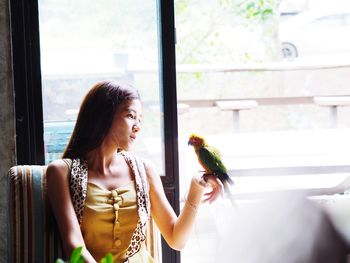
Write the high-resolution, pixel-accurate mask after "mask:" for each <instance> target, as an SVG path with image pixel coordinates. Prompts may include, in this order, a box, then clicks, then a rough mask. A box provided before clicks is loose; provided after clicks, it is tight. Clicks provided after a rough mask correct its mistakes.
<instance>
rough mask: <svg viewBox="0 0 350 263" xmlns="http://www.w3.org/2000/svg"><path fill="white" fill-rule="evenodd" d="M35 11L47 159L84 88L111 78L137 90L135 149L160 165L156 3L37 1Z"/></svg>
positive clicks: (59, 146)
mask: <svg viewBox="0 0 350 263" xmlns="http://www.w3.org/2000/svg"><path fill="white" fill-rule="evenodd" d="M39 15H40V46H41V66H42V82H43V83H42V87H43V108H44V133H45V134H44V135H45V136H44V137H45V147H46V155H45V158H46V163H49V162H50V161H52V160H53V159H56V158H59V157H60V156H61V154H62V151H63V150H64V148H65V146H66V144H67V140H68V138H69V137H70V134H71V132H72V129H73V126H74V123H75V120H76V117H77V113H78V109H79V106H80V103H81V101H82V99H83V97H84V95H85V94H86V92H87V90H88V89H89V88H90V87H91V86H92V85H93V84H95V83H96V82H98V81H101V80H104V79H111V80H116V81H120V82H126V83H129V84H131V85H133V86H135V87H136V88H137V89H138V90H139V92H140V94H141V97H142V99H143V103H144V109H143V116H144V120H143V127H142V132H141V135H140V137H141V138H140V139H139V140H138V142H137V146H136V147H135V151H136V152H137V154H139V155H141V156H143V157H145V158H148V159H151V161H153V162H154V163H156V165H157V167H159V169H163V161H162V160H163V157H162V148H161V144H160V143H155V141H157V140H156V139H154V138H157V139H158V140H159V139H160V137H161V133H160V129H161V128H160V127H161V122H162V115H161V113H160V108H159V94H160V93H159V76H158V46H157V43H158V35H157V10H156V1H142V2H140V1H134V0H131V1H118V0H117V1H115V0H113V1H111V0H107V1H94V2H91V1H90V2H86V1H81V0H78V1H67V0H60V1H57V0H39ZM160 172H162V171H160Z"/></svg>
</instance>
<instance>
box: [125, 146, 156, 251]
mask: <svg viewBox="0 0 350 263" xmlns="http://www.w3.org/2000/svg"><path fill="white" fill-rule="evenodd" d="M121 154H122V155H123V156H124V158H125V161H126V162H127V163H128V165H129V166H130V168H131V170H132V171H133V173H134V177H135V183H136V195H137V209H138V214H139V220H138V222H137V225H136V229H135V231H134V233H133V234H132V237H131V241H130V244H129V247H128V249H127V252H126V258H130V257H132V256H133V255H134V254H136V253H137V252H138V251H139V250H140V248H141V244H142V242H143V241H145V240H146V226H147V222H148V220H149V217H150V201H149V190H148V189H149V187H148V184H147V179H146V172H145V168H144V164H143V162H142V161H141V160H139V159H138V158H136V157H135V156H132V155H129V154H128V153H126V152H121ZM142 168H143V169H142Z"/></svg>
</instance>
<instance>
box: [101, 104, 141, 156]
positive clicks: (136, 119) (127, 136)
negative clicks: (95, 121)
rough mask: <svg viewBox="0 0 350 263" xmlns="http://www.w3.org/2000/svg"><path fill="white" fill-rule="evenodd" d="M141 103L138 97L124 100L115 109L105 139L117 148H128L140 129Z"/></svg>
mask: <svg viewBox="0 0 350 263" xmlns="http://www.w3.org/2000/svg"><path fill="white" fill-rule="evenodd" d="M141 120H142V105H141V101H140V100H138V99H133V100H126V101H124V102H123V103H122V104H121V105H120V106H119V107H118V109H117V111H116V113H115V115H114V120H113V123H112V126H111V128H110V130H109V132H108V134H107V136H106V139H108V140H110V141H111V143H113V144H115V146H116V147H117V148H121V149H123V150H128V149H129V148H130V146H131V145H132V144H133V142H134V141H135V140H136V138H137V135H138V132H139V131H140V130H141Z"/></svg>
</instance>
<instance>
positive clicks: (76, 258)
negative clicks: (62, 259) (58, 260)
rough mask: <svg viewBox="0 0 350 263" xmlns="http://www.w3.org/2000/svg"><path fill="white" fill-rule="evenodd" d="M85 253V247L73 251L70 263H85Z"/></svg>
mask: <svg viewBox="0 0 350 263" xmlns="http://www.w3.org/2000/svg"><path fill="white" fill-rule="evenodd" d="M82 251H83V247H77V248H75V249H74V250H73V252H72V255H71V256H70V260H69V262H70V263H83V262H84V258H83V257H82V255H81V252H82Z"/></svg>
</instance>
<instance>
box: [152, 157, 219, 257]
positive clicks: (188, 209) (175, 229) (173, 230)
mask: <svg viewBox="0 0 350 263" xmlns="http://www.w3.org/2000/svg"><path fill="white" fill-rule="evenodd" d="M145 167H146V173H147V177H148V180H149V185H150V200H151V212H152V217H153V219H154V221H155V222H156V224H157V226H158V228H159V230H160V232H161V233H162V235H163V237H164V239H165V240H166V241H167V243H168V244H169V246H170V247H172V248H173V249H176V250H181V249H182V248H183V247H184V246H185V244H186V241H187V239H188V236H189V234H190V232H191V230H192V227H193V225H194V221H195V218H196V214H197V209H198V206H199V204H200V202H201V199H202V196H203V192H204V190H205V187H204V186H202V185H200V184H199V182H198V181H197V179H195V178H193V179H192V181H191V185H190V189H189V191H188V194H187V198H186V202H185V206H184V207H183V209H182V211H181V213H180V215H179V217H177V216H176V214H175V212H174V210H173V208H172V207H171V206H170V204H169V202H168V200H167V198H166V196H165V193H164V189H163V185H162V182H161V180H160V177H159V176H158V175H157V174H156V173H155V171H154V170H153V169H152V168H151V167H150V165H149V164H145ZM206 179H207V182H208V184H209V185H210V186H211V188H212V191H211V192H209V193H207V194H206V199H205V201H209V202H212V201H214V200H215V199H216V198H218V196H219V195H220V194H221V193H222V191H223V185H222V183H221V182H220V180H218V179H217V178H216V177H215V176H208V177H206Z"/></svg>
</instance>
